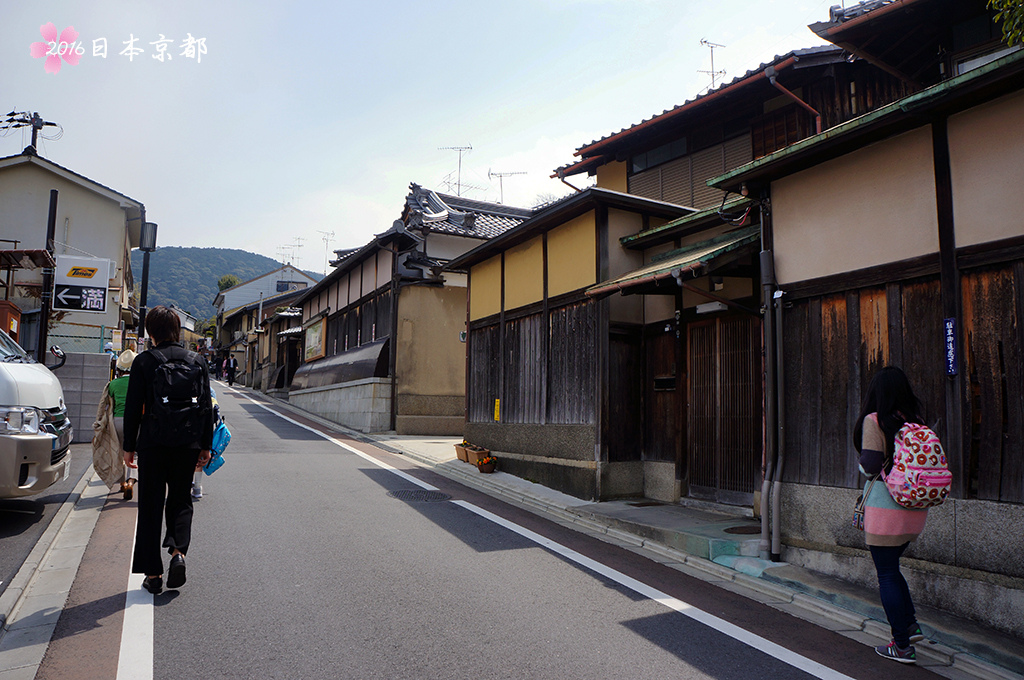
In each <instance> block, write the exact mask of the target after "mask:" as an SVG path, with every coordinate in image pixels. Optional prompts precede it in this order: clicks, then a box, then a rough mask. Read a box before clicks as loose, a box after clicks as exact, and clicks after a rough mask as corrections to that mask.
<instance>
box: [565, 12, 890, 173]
mask: <svg viewBox="0 0 1024 680" xmlns="http://www.w3.org/2000/svg"><path fill="white" fill-rule="evenodd" d="M875 1H876V2H883V1H891V0H875ZM830 52H836V53H839V52H842V49H841V48H839V47H836V46H835V45H822V46H819V47H810V48H807V49H800V50H793V51H792V52H789V53H787V54H784V55H782V56H776V57H775V59H773V60H772V61H770V62H766V63H763V64H761V65H760V66H758V67H757V68H755V69H751V70H750V71H747V72H746V73H744V74H743V75H741V76H738V77H736V78H733V79H732V80H731V81H729V82H728V83H724V84H723V85H721V86H720V87H718V88H716V89H714V90H709V91H708V92H706V93H704V94H702V95H698V96H696V97H694V98H693V99H689V100H687V101H685V102H683V103H682V104H679V105H678V106H674V107H672V108H671V109H666V110H665V111H662V112H661V113H659V114H657V115H655V116H651V117H650V118H645V119H644V120H642V121H640V122H639V123H635V124H633V125H631V126H629V127H628V128H623V129H621V130H619V131H618V132H613V133H611V134H608V135H605V136H604V137H601V138H600V139H595V140H594V141H592V142H590V143H589V144H584V145H583V146H581V147H579V148H577V149H576V154H575V155H576V156H581V157H582V158H588V156H590V155H592V154H589V153H588V151H589V150H590V147H593V146H595V145H597V144H601V143H602V142H605V141H606V140H609V139H611V138H613V137H617V136H619V135H623V134H627V133H629V132H630V131H632V130H634V129H636V128H639V127H641V126H644V127H646V126H647V125H649V124H650V123H652V122H656V121H658V119H661V118H667V117H669V116H671V115H672V114H673V113H675V112H676V111H678V110H679V109H681V108H684V107H689V106H691V105H693V104H695V103H696V102H699V101H701V100H703V99H706V98H708V97H710V96H711V95H715V94H718V93H719V92H722V91H724V90H728V89H729V88H730V87H733V86H734V85H736V84H737V83H739V82H741V81H743V80H746V79H747V78H750V77H751V76H754V75H760V74H761V73H763V72H764V70H765V69H767V68H768V67H770V66H777V65H778V64H780V63H782V62H784V61H786V60H788V59H791V58H795V59H796V60H797V61H799V60H800V59H802V58H806V57H812V56H817V55H822V54H828V53H830ZM583 162H584V161H575V162H573V163H567V164H566V165H563V166H561V167H560V168H558V169H557V170H556V171H555V174H556V175H558V174H559V173H562V174H564V173H565V171H566V170H568V169H569V168H573V169H574V170H576V171H577V172H578V171H579V170H578V168H577V166H579V165H580V164H581V163H583Z"/></svg>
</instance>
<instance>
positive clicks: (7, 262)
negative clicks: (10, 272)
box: [0, 249, 57, 269]
mask: <svg viewBox="0 0 1024 680" xmlns="http://www.w3.org/2000/svg"><path fill="white" fill-rule="evenodd" d="M56 266H57V262H56V261H55V260H54V259H53V255H51V254H50V253H49V251H46V250H42V249H35V250H25V249H17V250H0V268H2V269H38V268H39V267H56Z"/></svg>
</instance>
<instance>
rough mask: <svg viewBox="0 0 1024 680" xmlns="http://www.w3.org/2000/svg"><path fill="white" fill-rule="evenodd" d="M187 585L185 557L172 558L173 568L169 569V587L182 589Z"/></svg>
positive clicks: (176, 556) (178, 555)
mask: <svg viewBox="0 0 1024 680" xmlns="http://www.w3.org/2000/svg"><path fill="white" fill-rule="evenodd" d="M183 585H185V556H184V555H182V554H180V553H179V554H177V555H175V556H174V557H172V558H171V566H169V567H168V568H167V587H168V588H180V587H182V586H183Z"/></svg>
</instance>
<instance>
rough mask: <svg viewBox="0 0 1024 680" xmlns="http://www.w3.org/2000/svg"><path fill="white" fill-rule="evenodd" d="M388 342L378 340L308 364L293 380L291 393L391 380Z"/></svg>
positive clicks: (300, 369)
mask: <svg viewBox="0 0 1024 680" xmlns="http://www.w3.org/2000/svg"><path fill="white" fill-rule="evenodd" d="M388 342H389V341H388V338H383V339H381V340H374V341H373V342H368V343H366V344H365V345H360V346H359V347H354V348H352V349H349V350H346V351H344V352H341V353H339V354H335V355H333V356H329V357H325V358H323V359H316V360H315V361H307V362H306V363H304V364H302V366H300V367H299V370H297V371H296V372H295V377H294V378H292V384H291V389H293V390H301V389H306V388H309V387H324V386H327V385H339V384H341V383H346V382H351V381H353V380H363V379H365V378H386V377H388V365H389V362H390V358H391V355H390V352H389V351H388V348H389V347H390V345H389V344H388Z"/></svg>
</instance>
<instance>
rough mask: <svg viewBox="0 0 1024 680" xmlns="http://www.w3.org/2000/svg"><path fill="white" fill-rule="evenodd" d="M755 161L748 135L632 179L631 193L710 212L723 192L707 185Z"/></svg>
mask: <svg viewBox="0 0 1024 680" xmlns="http://www.w3.org/2000/svg"><path fill="white" fill-rule="evenodd" d="M752 159H753V156H752V155H751V141H750V134H749V133H747V134H744V135H741V136H739V137H735V138H733V139H730V140H728V141H726V142H725V143H723V144H717V145H715V146H712V147H710V148H707V149H702V150H701V151H697V152H696V153H692V154H690V155H688V156H683V157H682V158H677V159H676V160H673V161H669V162H668V163H663V164H661V165H659V166H656V167H653V168H651V169H649V170H644V171H643V172H638V173H636V174H635V175H630V176H629V179H628V185H629V193H631V194H634V195H636V196H643V197H645V198H652V199H654V200H657V201H668V202H669V203H675V204H676V205H686V206H691V207H694V208H709V207H711V206H713V205H716V204H717V203H719V202H720V201H721V200H722V192H721V191H720V190H718V189H715V188H712V187H709V186H708V185H707V181H708V180H709V179H710V178H712V177H717V176H718V175H721V174H722V173H723V172H725V171H727V170H732V169H733V168H736V167H739V166H740V165H743V164H744V163H747V162H749V161H750V160H752Z"/></svg>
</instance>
